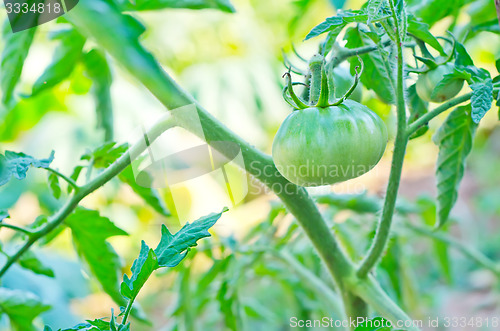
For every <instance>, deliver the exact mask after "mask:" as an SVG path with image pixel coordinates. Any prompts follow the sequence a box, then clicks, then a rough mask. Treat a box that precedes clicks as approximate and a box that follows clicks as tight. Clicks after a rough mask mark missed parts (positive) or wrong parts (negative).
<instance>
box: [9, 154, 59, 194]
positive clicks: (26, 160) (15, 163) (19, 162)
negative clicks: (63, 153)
mask: <svg viewBox="0 0 500 331" xmlns="http://www.w3.org/2000/svg"><path fill="white" fill-rule="evenodd" d="M53 160H54V151H52V153H51V154H50V156H49V157H48V158H47V159H41V160H38V159H35V158H34V157H32V156H29V155H26V154H24V153H16V152H12V151H5V155H1V154H0V186H2V185H5V184H7V183H8V182H9V181H10V179H11V177H12V176H14V177H15V178H16V179H19V180H22V179H24V178H26V173H27V172H28V169H29V168H30V167H35V168H48V167H49V166H50V163H52V161H53Z"/></svg>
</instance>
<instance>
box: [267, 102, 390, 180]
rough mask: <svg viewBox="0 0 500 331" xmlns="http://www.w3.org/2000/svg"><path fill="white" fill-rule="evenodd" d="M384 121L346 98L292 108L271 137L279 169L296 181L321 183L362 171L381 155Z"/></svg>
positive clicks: (275, 161) (369, 167)
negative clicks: (324, 104) (335, 103)
mask: <svg viewBox="0 0 500 331" xmlns="http://www.w3.org/2000/svg"><path fill="white" fill-rule="evenodd" d="M386 144H387V129H386V127H385V124H384V122H383V121H382V119H380V117H378V116H377V115H376V114H375V113H374V112H372V111H371V110H370V109H369V108H368V107H366V106H363V105H362V104H360V103H358V102H356V101H352V100H345V101H344V102H343V103H342V104H340V105H338V106H329V107H326V108H319V107H309V108H305V109H298V110H295V111H294V112H292V113H291V114H290V115H288V117H287V118H286V119H285V121H284V122H283V123H282V124H281V127H280V128H279V130H278V132H277V134H276V137H275V138H274V142H273V152H272V153H273V159H274V163H275V165H276V167H277V169H278V171H279V172H280V173H281V174H282V175H283V176H284V177H285V178H286V179H288V180H289V181H291V182H293V183H295V184H297V185H300V186H320V185H330V184H334V183H338V182H342V181H345V180H348V179H351V178H355V177H358V176H361V175H362V174H364V173H366V172H368V171H369V170H370V169H372V168H373V167H374V166H375V165H376V164H377V163H378V161H379V160H380V158H381V157H382V154H383V153H384V150H385V147H386Z"/></svg>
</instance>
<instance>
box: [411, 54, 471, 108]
mask: <svg viewBox="0 0 500 331" xmlns="http://www.w3.org/2000/svg"><path fill="white" fill-rule="evenodd" d="M453 70H454V66H453V64H451V63H446V64H443V65H440V66H438V67H437V68H435V69H432V70H430V71H428V72H426V73H424V74H421V75H420V76H419V77H418V80H417V94H418V96H419V97H420V98H421V99H422V100H424V101H427V102H444V101H446V100H448V99H451V98H453V97H454V96H455V95H457V94H458V92H460V90H461V89H462V86H463V85H464V81H463V79H453V80H450V81H449V82H448V83H446V84H444V85H442V86H438V85H439V83H440V82H441V81H442V80H443V78H444V76H445V75H447V74H451V73H452V72H453Z"/></svg>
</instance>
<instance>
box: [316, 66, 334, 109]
mask: <svg viewBox="0 0 500 331" xmlns="http://www.w3.org/2000/svg"><path fill="white" fill-rule="evenodd" d="M332 88H333V86H332ZM329 98H330V90H329V86H328V75H327V74H326V68H325V65H324V63H322V64H321V90H320V95H319V99H318V103H317V104H316V107H319V108H326V107H329V106H330V104H329V102H328V101H329V100H328V99H329Z"/></svg>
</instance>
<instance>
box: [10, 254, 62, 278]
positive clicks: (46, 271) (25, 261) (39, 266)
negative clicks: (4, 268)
mask: <svg viewBox="0 0 500 331" xmlns="http://www.w3.org/2000/svg"><path fill="white" fill-rule="evenodd" d="M18 263H19V265H20V266H21V267H23V268H25V269H29V270H31V271H33V272H34V273H36V274H39V275H45V276H47V277H54V270H52V269H51V268H50V267H47V266H46V265H44V264H43V263H42V262H41V261H40V260H39V259H38V258H37V257H36V255H35V253H33V252H32V251H30V250H28V251H27V252H25V253H24V254H23V255H22V256H21V258H20V259H19V261H18Z"/></svg>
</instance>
